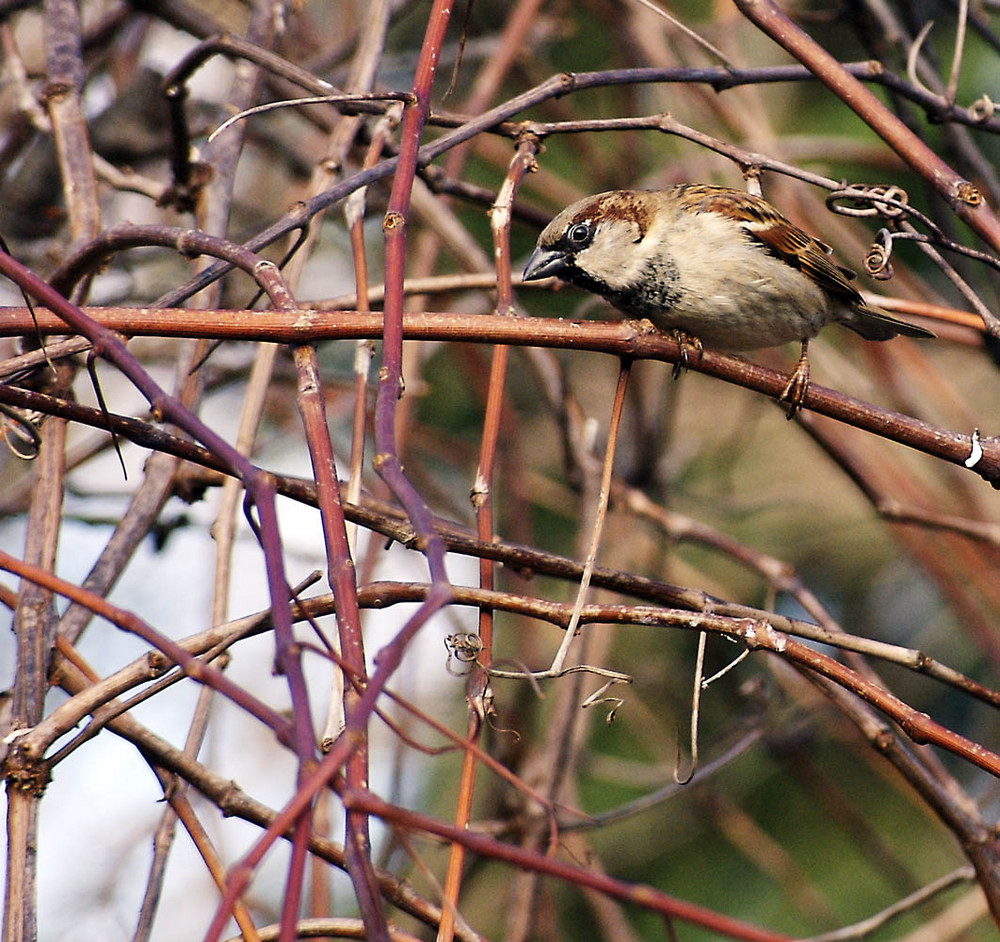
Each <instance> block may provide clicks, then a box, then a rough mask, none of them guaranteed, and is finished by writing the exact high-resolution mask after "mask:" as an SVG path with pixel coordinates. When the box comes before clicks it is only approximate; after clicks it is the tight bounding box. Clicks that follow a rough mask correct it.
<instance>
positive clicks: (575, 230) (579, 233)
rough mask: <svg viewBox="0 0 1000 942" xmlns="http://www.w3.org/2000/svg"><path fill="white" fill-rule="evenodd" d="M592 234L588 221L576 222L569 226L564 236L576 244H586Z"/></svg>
mask: <svg viewBox="0 0 1000 942" xmlns="http://www.w3.org/2000/svg"><path fill="white" fill-rule="evenodd" d="M592 235H593V230H592V228H591V225H590V221H589V220H587V221H585V222H578V223H575V224H574V225H572V226H570V227H569V231H568V232H567V233H566V238H568V239H569V241H570V242H572V243H573V244H574V245H576V246H582V245H586V244H587V243H588V242H589V241H590V237H591V236H592Z"/></svg>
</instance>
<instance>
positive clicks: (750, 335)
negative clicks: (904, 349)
mask: <svg viewBox="0 0 1000 942" xmlns="http://www.w3.org/2000/svg"><path fill="white" fill-rule="evenodd" d="M830 253H831V250H830V248H829V247H828V246H826V245H824V244H823V243H822V242H820V241H818V240H816V239H814V238H812V237H811V236H809V235H807V234H806V233H805V232H803V231H802V230H801V229H799V228H798V227H797V226H795V225H793V224H792V223H791V222H789V221H788V220H787V219H786V218H785V217H784V216H782V215H781V213H779V212H778V211H777V210H776V209H775V208H774V207H773V206H771V205H770V204H769V203H766V202H765V201H764V200H762V199H760V198H759V197H756V196H751V195H750V194H748V193H744V192H741V191H740V190H733V189H729V188H728V187H722V186H703V185H699V184H682V185H680V186H674V187H670V188H669V189H666V190H649V191H646V190H612V191H611V192H608V193H598V194H597V195H596V196H588V197H586V198H585V199H582V200H579V201H578V202H576V203H573V205H572V206H568V207H567V208H566V209H564V210H563V211H562V212H561V213H560V214H559V215H558V216H556V217H555V219H553V220H552V221H551V222H550V223H549V224H548V225H547V226H546V227H545V229H544V230H543V232H542V234H541V235H540V236H539V237H538V245H537V246H536V248H535V251H534V252H532V254H531V257H530V258H529V259H528V264H527V265H526V266H525V269H524V280H525V281H531V280H532V279H536V278H544V277H546V276H548V275H556V276H558V277H559V278H562V279H563V280H565V281H568V282H570V283H571V284H574V285H577V286H579V287H581V288H585V289H587V290H588V291H593V292H595V293H596V294H599V295H601V296H602V297H603V298H605V299H606V300H608V301H610V302H611V304H613V305H614V306H615V307H616V308H618V310H620V311H622V312H623V313H624V314H625V315H627V316H628V317H634V318H647V319H648V320H650V321H652V323H653V324H654V325H655V326H656V327H657V328H659V329H660V330H664V331H668V332H670V333H672V334H673V335H674V336H675V337H676V338H677V340H678V342H679V343H680V344H681V347H682V354H683V356H684V357H685V358H686V350H687V349H689V348H690V347H692V346H693V347H694V348H695V349H696V350H700V348H701V343H702V342H704V343H706V344H709V345H710V346H718V347H721V348H723V349H726V350H753V349H756V348H758V347H773V346H777V345H778V344H782V343H786V342H787V341H789V340H798V341H799V342H800V343H801V344H802V356H801V358H800V360H799V363H798V366H796V368H795V371H794V372H793V373H792V376H791V378H790V379H789V381H788V384H787V385H786V386H785V389H784V391H783V392H782V394H781V399H782V400H786V401H788V403H789V408H790V413H789V414H790V415H791V414H792V413H794V412H795V410H796V409H798V407H799V406H800V405H801V404H802V400H803V397H804V396H805V392H806V389H807V388H808V385H809V360H808V357H807V348H808V345H809V340H810V339H811V338H812V337H815V336H816V334H817V333H818V332H819V330H820V328H821V327H824V326H825V325H826V324H829V323H831V322H836V323H839V324H843V325H844V326H846V327H850V328H851V330H853V331H855V332H856V333H859V334H860V335H861V336H862V337H864V338H865V339H866V340H888V339H889V338H890V337H895V336H896V335H897V334H902V335H903V336H906V337H933V336H934V334H932V333H931V332H930V331H928V330H924V329H923V328H922V327H914V326H913V325H912V324H907V323H904V322H903V321H899V320H896V319H895V318H893V317H890V316H889V315H888V314H885V313H884V312H882V311H877V310H875V309H873V308H870V307H867V306H866V305H865V303H864V299H863V298H862V297H861V294H860V292H859V291H858V290H857V288H855V287H854V285H852V284H851V280H852V279H853V278H854V277H855V276H854V272H852V271H850V270H849V269H847V268H841V267H840V266H839V265H836V264H834V263H833V262H831V261H830V259H829V258H828V256H829V254H830Z"/></svg>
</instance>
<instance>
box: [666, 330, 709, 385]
mask: <svg viewBox="0 0 1000 942" xmlns="http://www.w3.org/2000/svg"><path fill="white" fill-rule="evenodd" d="M669 334H670V336H671V337H673V339H674V341H675V342H676V344H677V347H678V357H677V362H676V363H675V364H674V379H677V377H678V376H680V375H681V371H682V370H686V369H687V368H688V367H689V366H690V365H691V363H692V362H693V363H697V362H698V361H699V360H700V359H701V355H702V353H703V352H704V349H705V348H704V347H703V346H702V343H701V341H700V340H699V339H698V338H697V337H693V336H692V335H691V334H688V333H685V332H684V331H683V330H671V331H669Z"/></svg>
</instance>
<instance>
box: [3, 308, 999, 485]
mask: <svg viewBox="0 0 1000 942" xmlns="http://www.w3.org/2000/svg"><path fill="white" fill-rule="evenodd" d="M85 310H86V313H87V314H88V316H90V317H93V318H94V319H95V320H96V321H98V322H99V323H100V324H102V325H103V326H105V327H108V328H111V329H112V330H116V331H119V332H120V333H123V334H125V335H127V336H161V337H197V338H205V339H210V340H250V341H267V342H272V343H291V344H295V343H316V342H318V341H322V340H362V339H375V340H377V339H378V338H379V337H380V336H381V333H382V315H381V314H380V313H370V314H369V313H360V312H357V311H318V310H312V309H307V308H301V309H297V310H287V311H273V310H269V311H252V310H209V311H200V310H187V309H184V308H166V309H161V308H126V307H120V308H112V307H108V308H104V307H102V308H87V309H85ZM36 318H37V321H38V330H39V331H40V332H41V333H42V334H60V333H66V331H67V327H66V325H65V324H64V323H63V322H62V321H60V320H59V318H57V317H56V316H55V315H53V314H51V313H50V312H48V311H46V310H39V311H37V312H36ZM34 331H35V327H34V324H33V323H32V320H31V315H30V313H29V311H28V310H27V309H26V308H16V307H10V308H2V309H0V336H7V337H10V336H22V335H26V336H31V335H32V334H33V333H34ZM403 332H404V337H405V338H406V339H407V340H433V341H452V342H463V343H487V344H509V345H512V346H529V347H558V348H562V349H574V350H590V351H596V352H600V353H607V354H611V355H614V356H618V357H631V358H635V359H649V360H661V361H664V362H667V363H676V362H677V360H678V358H679V357H680V355H681V351H680V350H679V348H678V346H677V343H676V341H674V340H673V339H672V338H671V337H669V336H667V335H665V334H661V333H659V332H658V331H655V330H650V331H646V330H643V329H642V328H641V327H639V326H637V325H636V324H635V323H633V322H630V321H586V322H581V321H569V320H553V319H551V318H541V317H494V316H492V315H489V314H450V313H449V314H408V315H406V316H405V317H404V320H403ZM895 342H896V343H905V342H907V341H905V340H897V341H895ZM688 366H689V369H691V370H693V371H695V372H699V373H704V374H705V375H708V376H714V377H716V378H717V379H722V380H725V381H726V382H729V383H733V384H735V385H738V386H743V387H745V388H747V389H752V390H755V391H757V392H760V393H763V394H764V395H767V396H770V397H771V398H773V399H775V400H777V399H778V397H779V396H780V395H781V393H782V391H783V390H784V388H785V385H786V383H787V377H786V376H785V375H784V374H783V373H779V372H777V371H776V370H771V369H767V368H766V367H763V366H758V365H757V364H755V363H751V362H750V361H749V360H745V359H743V358H742V357H736V356H731V355H728V354H724V353H717V352H715V351H713V350H705V351H704V352H703V353H702V355H701V356H700V357H698V358H692V359H691V362H690V363H689V364H688ZM803 407H804V408H805V409H809V410H810V411H812V412H816V413H818V414H820V415H826V416H828V417H830V418H832V419H836V420H838V421H840V422H844V423H845V424H847V425H852V426H854V427H855V428H859V429H862V430H864V431H866V432H871V433H873V434H875V435H879V436H881V437H882V438H886V439H888V440H890V441H894V442H897V443H899V444H901V445H906V446H908V447H910V448H913V449H915V450H917V451H921V452H923V453H925V454H928V455H931V456H933V457H935V458H940V459H942V460H944V461H948V462H950V463H952V464H956V465H962V466H965V467H969V464H968V462H970V458H977V459H978V460H976V461H975V462H974V463H973V464H972V470H974V471H975V472H976V473H977V474H978V475H980V476H981V477H982V478H983V479H984V480H986V481H988V482H989V483H990V484H991V485H993V487H996V488H1000V439H997V438H989V439H982V440H981V441H980V440H979V439H978V438H977V439H976V440H975V441H974V439H973V436H972V435H970V434H966V433H963V432H954V431H951V430H950V429H945V428H942V427H940V426H935V425H931V424H930V423H927V422H923V421H921V420H919V419H916V418H913V417H911V416H907V415H904V414H902V413H899V412H894V411H892V410H889V409H883V408H880V407H878V406H874V405H872V404H870V403H866V402H863V401H862V400H859V399H854V398H852V397H850V396H845V395H843V394H841V393H838V392H836V391H835V390H832V389H827V388H826V387H824V386H820V385H818V384H816V383H811V384H810V386H809V389H808V390H807V392H806V396H805V401H804V403H803Z"/></svg>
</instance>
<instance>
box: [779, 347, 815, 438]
mask: <svg viewBox="0 0 1000 942" xmlns="http://www.w3.org/2000/svg"><path fill="white" fill-rule="evenodd" d="M808 391H809V359H808V357H807V356H806V348H805V345H804V344H803V347H802V356H800V357H799V362H798V363H796V364H795V369H794V370H792V375H791V376H789V377H788V382H787V383H785V388H784V389H782V390H781V395H780V396H778V402H786V403H788V412H787V413H786V415H785V418H786V419H791V418H793V417H794V416H795V413H796V412H798V411H799V409H801V408H802V403H803V402H805V398H806V393H807V392H808Z"/></svg>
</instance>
